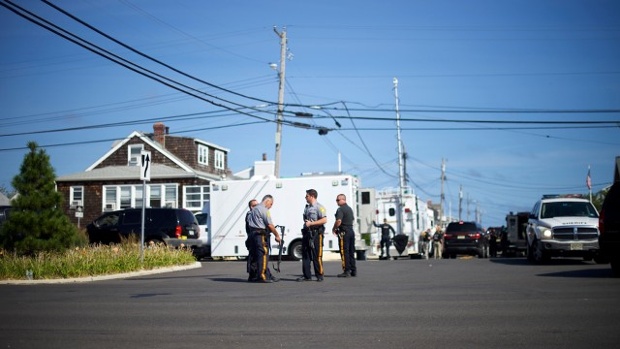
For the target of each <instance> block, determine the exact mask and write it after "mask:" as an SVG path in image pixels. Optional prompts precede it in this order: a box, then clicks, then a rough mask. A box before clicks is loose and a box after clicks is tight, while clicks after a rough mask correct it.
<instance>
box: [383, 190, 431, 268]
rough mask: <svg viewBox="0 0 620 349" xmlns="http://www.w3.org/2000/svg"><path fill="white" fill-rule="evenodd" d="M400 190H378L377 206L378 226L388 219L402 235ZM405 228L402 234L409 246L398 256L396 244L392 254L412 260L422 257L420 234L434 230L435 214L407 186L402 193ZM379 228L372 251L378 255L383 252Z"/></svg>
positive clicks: (392, 248) (391, 247)
mask: <svg viewBox="0 0 620 349" xmlns="http://www.w3.org/2000/svg"><path fill="white" fill-rule="evenodd" d="M400 197H401V195H399V188H386V189H382V190H379V191H377V193H376V196H375V202H376V207H377V210H376V212H377V215H376V219H375V221H376V223H377V224H381V223H383V220H384V219H387V223H388V224H390V225H391V226H392V227H393V228H394V230H395V231H396V232H397V233H398V232H399V229H398V214H399V212H398V210H399V208H398V206H399V205H398V202H399V199H400ZM402 203H403V204H402V208H401V212H400V214H401V215H402V225H401V229H400V233H401V234H402V235H406V236H407V246H406V248H405V250H404V251H403V252H402V253H398V251H397V250H396V248H395V247H394V244H391V246H390V255H391V256H392V257H394V258H396V257H397V256H409V257H410V258H419V257H420V253H421V252H422V251H421V250H420V244H419V241H420V234H421V233H422V232H423V231H425V230H427V229H431V230H433V227H434V218H433V216H434V214H433V211H432V210H430V209H429V208H428V207H427V206H428V205H427V204H426V203H425V202H424V201H422V200H421V199H420V198H418V197H417V196H416V195H415V194H414V193H413V191H412V189H411V188H410V187H405V189H404V190H403V194H402ZM375 229H376V233H375V234H374V235H373V238H372V251H373V253H375V254H380V253H381V230H380V229H377V228H375Z"/></svg>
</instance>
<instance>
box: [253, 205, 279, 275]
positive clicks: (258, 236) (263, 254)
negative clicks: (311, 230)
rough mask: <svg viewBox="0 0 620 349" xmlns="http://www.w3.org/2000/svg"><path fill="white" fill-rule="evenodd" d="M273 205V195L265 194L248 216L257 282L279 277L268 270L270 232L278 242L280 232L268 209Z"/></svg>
mask: <svg viewBox="0 0 620 349" xmlns="http://www.w3.org/2000/svg"><path fill="white" fill-rule="evenodd" d="M271 206H273V196H271V195H265V196H264V197H263V200H262V202H261V203H260V204H258V205H256V206H255V207H254V208H253V209H252V210H251V211H250V214H249V216H248V225H249V227H250V231H251V233H252V243H253V248H254V255H253V257H255V258H256V267H257V277H256V281H257V282H265V283H269V282H276V281H279V279H277V278H275V277H272V275H271V271H270V270H269V263H268V261H269V240H270V236H269V234H270V233H273V235H274V236H275V240H276V242H278V243H279V242H280V241H281V240H280V234H279V233H278V231H277V230H276V227H275V226H274V225H273V222H272V221H271V213H270V212H269V209H271Z"/></svg>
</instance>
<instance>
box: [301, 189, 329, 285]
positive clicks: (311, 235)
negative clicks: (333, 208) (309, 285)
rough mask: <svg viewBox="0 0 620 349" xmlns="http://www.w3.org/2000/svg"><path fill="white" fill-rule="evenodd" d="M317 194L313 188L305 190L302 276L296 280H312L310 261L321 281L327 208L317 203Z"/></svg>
mask: <svg viewBox="0 0 620 349" xmlns="http://www.w3.org/2000/svg"><path fill="white" fill-rule="evenodd" d="M318 196H319V194H318V193H317V191H316V190H314V189H308V190H306V208H305V209H304V226H303V228H302V229H301V234H302V240H301V256H302V257H301V261H302V264H301V265H302V267H301V269H302V272H303V276H302V277H300V278H298V279H297V281H310V280H312V273H311V271H310V262H311V261H312V263H313V264H314V276H316V281H319V282H320V281H323V236H324V233H325V226H324V225H325V223H327V216H326V213H327V210H325V207H324V206H323V205H321V204H320V203H318V201H317V198H318Z"/></svg>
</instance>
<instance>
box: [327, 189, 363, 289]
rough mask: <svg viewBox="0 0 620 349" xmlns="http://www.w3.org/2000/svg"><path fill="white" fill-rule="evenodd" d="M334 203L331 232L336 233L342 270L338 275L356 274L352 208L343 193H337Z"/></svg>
mask: <svg viewBox="0 0 620 349" xmlns="http://www.w3.org/2000/svg"><path fill="white" fill-rule="evenodd" d="M336 203H337V204H338V209H337V210H336V222H334V226H333V228H332V232H333V233H334V234H336V235H338V245H339V246H340V259H341V260H342V271H343V272H342V274H338V277H349V276H357V268H356V267H355V232H354V231H353V210H352V209H351V206H349V205H347V197H346V196H345V195H344V194H338V196H337V197H336Z"/></svg>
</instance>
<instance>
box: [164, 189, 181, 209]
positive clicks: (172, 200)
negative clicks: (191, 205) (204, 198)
mask: <svg viewBox="0 0 620 349" xmlns="http://www.w3.org/2000/svg"><path fill="white" fill-rule="evenodd" d="M164 193H165V195H164V197H163V199H165V200H164V202H165V203H166V207H173V208H176V207H177V202H179V200H178V197H177V185H176V184H166V185H164Z"/></svg>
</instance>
